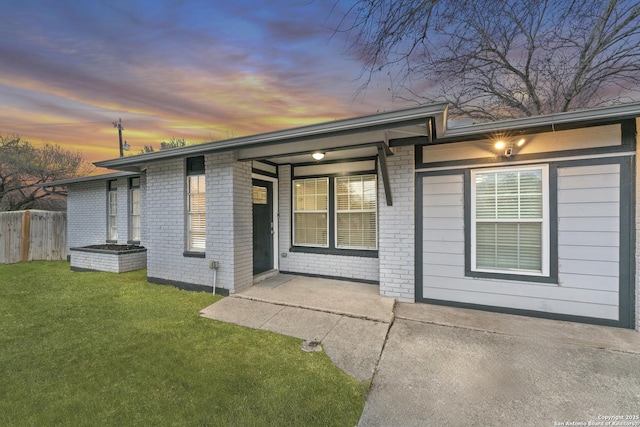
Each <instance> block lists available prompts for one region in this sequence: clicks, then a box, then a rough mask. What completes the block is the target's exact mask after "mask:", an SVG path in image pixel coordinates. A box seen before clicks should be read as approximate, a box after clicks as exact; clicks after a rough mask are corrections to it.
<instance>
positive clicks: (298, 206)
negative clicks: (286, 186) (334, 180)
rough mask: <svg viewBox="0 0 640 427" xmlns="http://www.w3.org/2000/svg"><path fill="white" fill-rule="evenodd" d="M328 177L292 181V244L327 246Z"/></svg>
mask: <svg viewBox="0 0 640 427" xmlns="http://www.w3.org/2000/svg"><path fill="white" fill-rule="evenodd" d="M328 217H329V179H328V178H310V179H299V180H296V181H294V183H293V223H294V226H293V244H294V245H299V246H320V247H327V246H329V241H328V236H329V222H328Z"/></svg>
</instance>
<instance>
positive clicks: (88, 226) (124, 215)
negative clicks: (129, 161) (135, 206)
mask: <svg viewBox="0 0 640 427" xmlns="http://www.w3.org/2000/svg"><path fill="white" fill-rule="evenodd" d="M107 181H108V180H106V179H103V180H98V181H89V182H83V183H77V184H70V185H69V197H68V198H67V212H68V216H67V218H68V225H69V227H67V230H68V231H67V238H68V239H67V241H68V243H67V244H68V245H69V246H68V247H69V248H73V247H80V246H87V245H97V244H103V243H105V242H106V241H107V214H108V207H107ZM116 187H117V189H118V190H117V192H118V215H117V222H118V241H117V243H118V244H126V243H127V242H128V241H129V240H130V239H129V212H130V209H131V205H130V203H131V200H130V197H129V178H128V177H123V178H118V179H117V180H116ZM140 190H141V191H140V197H141V203H142V218H141V221H142V235H141V241H140V244H141V245H143V246H144V242H145V237H146V230H145V224H146V215H145V214H146V212H145V205H144V203H145V193H146V191H145V190H146V189H145V176H144V175H142V176H141V177H140Z"/></svg>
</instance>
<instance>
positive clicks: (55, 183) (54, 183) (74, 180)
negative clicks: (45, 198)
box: [36, 171, 140, 187]
mask: <svg viewBox="0 0 640 427" xmlns="http://www.w3.org/2000/svg"><path fill="white" fill-rule="evenodd" d="M138 175H140V173H139V172H138V173H135V172H122V171H120V172H113V173H106V174H102V175H92V176H82V177H78V178H69V179H61V180H59V181H52V182H45V183H42V184H37V185H36V187H60V186H63V185H64V186H66V185H69V184H79V183H81V182H90V181H101V180H109V179H118V178H124V177H132V176H138Z"/></svg>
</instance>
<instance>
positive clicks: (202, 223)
mask: <svg viewBox="0 0 640 427" xmlns="http://www.w3.org/2000/svg"><path fill="white" fill-rule="evenodd" d="M187 205H188V206H187V211H188V219H187V235H188V237H187V240H188V242H187V246H188V248H189V250H190V251H197V252H203V251H204V249H205V242H206V238H207V220H206V200H205V176H204V157H194V158H191V159H187Z"/></svg>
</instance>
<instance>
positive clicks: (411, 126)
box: [95, 103, 448, 171]
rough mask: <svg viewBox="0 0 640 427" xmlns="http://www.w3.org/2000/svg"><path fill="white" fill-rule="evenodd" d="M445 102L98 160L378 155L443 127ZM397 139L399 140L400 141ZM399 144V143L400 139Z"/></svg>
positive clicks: (137, 162) (123, 165) (128, 163)
mask: <svg viewBox="0 0 640 427" xmlns="http://www.w3.org/2000/svg"><path fill="white" fill-rule="evenodd" d="M447 108H448V104H446V103H441V104H432V105H425V106H421V107H416V108H410V109H404V110H395V111H390V112H384V113H378V114H373V115H369V116H362V117H356V118H351V119H342V120H335V121H333V122H326V123H320V124H316V125H310V126H303V127H298V128H292V129H286V130H282V131H275V132H269V133H263V134H258V135H251V136H246V137H239V138H232V139H228V140H224V141H214V142H207V143H204V144H198V145H192V146H188V147H180V148H174V149H168V150H161V151H157V152H153V153H147V154H141V155H137V156H128V157H121V158H117V159H113V160H105V161H101V162H96V163H95V165H96V166H99V167H106V168H110V169H118V170H129V171H141V170H144V169H145V168H146V164H147V163H150V162H155V161H159V160H166V159H172V158H178V157H189V156H195V155H202V154H207V153H214V152H224V151H237V153H238V159H239V160H258V159H268V160H270V161H273V162H275V163H291V162H294V161H296V160H297V159H302V158H303V156H304V158H305V160H306V161H308V155H309V154H310V153H313V152H315V151H323V152H329V153H332V152H338V151H339V152H341V153H340V156H341V158H353V157H364V156H368V155H377V150H378V147H379V146H381V145H382V146H384V148H385V150H387V151H388V153H389V154H390V148H389V147H391V146H393V145H394V144H396V143H397V141H402V140H406V139H415V138H419V139H420V140H422V141H424V142H426V141H427V140H428V139H429V138H435V137H436V135H433V134H432V133H433V132H435V131H436V130H437V129H442V130H444V129H445V125H446V114H447ZM398 144H399V143H398ZM399 145H400V144H399Z"/></svg>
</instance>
